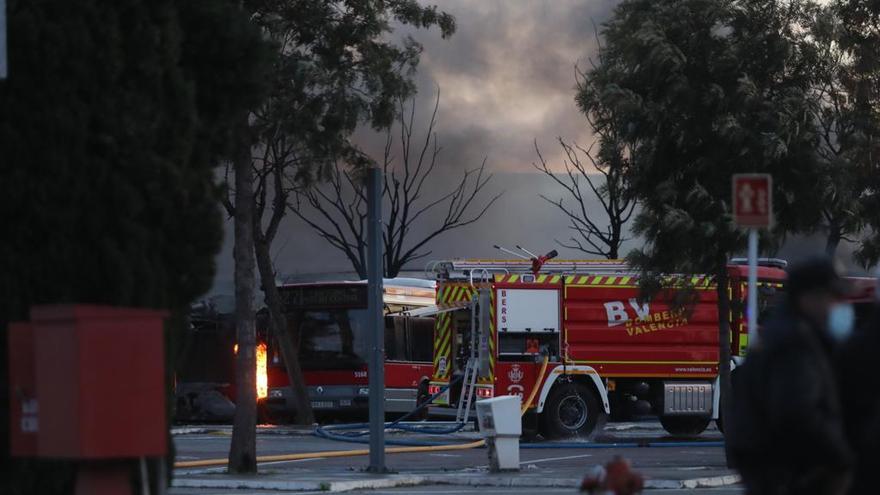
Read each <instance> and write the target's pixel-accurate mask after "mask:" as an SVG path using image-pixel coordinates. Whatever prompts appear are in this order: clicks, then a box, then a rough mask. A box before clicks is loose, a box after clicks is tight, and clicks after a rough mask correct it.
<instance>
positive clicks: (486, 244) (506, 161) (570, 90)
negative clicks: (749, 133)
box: [212, 0, 851, 293]
mask: <svg viewBox="0 0 880 495" xmlns="http://www.w3.org/2000/svg"><path fill="white" fill-rule="evenodd" d="M616 3H617V2H616V1H609V0H601V1H591V2H584V1H574V0H545V1H540V2H539V1H526V0H520V1H514V0H481V1H473V0H449V1H445V2H442V3H441V4H440V8H442V9H443V10H446V11H448V12H450V13H452V14H453V15H455V17H456V19H457V23H458V30H457V32H456V33H455V35H454V36H452V38H450V39H448V40H443V39H441V38H440V36H439V33H437V32H428V31H423V30H413V29H407V28H399V29H397V31H396V32H395V36H400V37H403V36H412V37H413V38H415V39H416V40H418V41H419V42H421V43H422V44H423V45H424V51H423V53H422V57H421V63H420V65H419V67H418V72H417V73H416V74H415V75H414V78H415V81H416V84H417V87H418V90H419V93H418V95H417V96H416V98H415V100H414V101H415V103H414V104H415V109H416V112H417V113H416V119H415V122H416V125H417V129H416V130H417V132H419V131H420V130H422V129H424V126H425V125H426V124H427V119H428V118H429V117H430V113H431V110H432V109H433V105H434V99H435V97H436V92H437V90H438V88H439V91H440V95H441V97H440V108H439V112H438V121H437V127H436V129H435V130H436V134H437V138H438V141H439V144H440V145H441V146H442V148H443V151H442V155H441V162H440V166H441V167H442V170H441V171H440V172H439V173H438V174H437V175H436V177H435V178H434V181H433V182H432V190H434V191H436V192H438V193H439V192H442V191H446V190H448V188H450V187H452V184H453V183H454V182H455V181H457V180H458V178H459V177H460V175H459V174H460V173H461V172H462V171H464V170H467V169H472V168H474V167H477V166H479V164H480V162H481V161H482V160H483V158H484V157H485V158H487V167H488V169H489V171H491V172H493V173H495V178H494V180H493V182H492V183H491V184H490V185H489V186H487V188H486V199H488V198H489V197H491V196H493V195H494V194H495V193H497V192H499V191H505V194H504V196H503V197H502V198H501V199H500V200H499V201H498V202H497V203H496V205H495V206H494V207H493V209H492V210H490V211H489V212H488V213H487V215H486V216H485V217H484V218H483V220H482V221H481V222H479V223H477V224H475V225H471V226H468V227H465V228H462V229H460V230H455V231H453V232H449V233H447V234H445V235H444V236H441V237H440V238H438V239H437V240H436V241H434V242H433V243H431V245H430V247H429V249H430V250H431V251H433V252H432V254H431V256H429V257H428V258H427V259H441V258H452V257H471V258H473V257H483V258H485V257H495V256H498V255H500V253H498V252H497V251H495V250H494V249H493V248H492V245H493V244H500V245H504V246H508V247H512V246H513V245H515V244H521V245H523V246H525V247H527V248H528V249H530V250H532V251H541V252H543V251H547V250H550V249H553V248H556V249H559V251H560V255H561V256H562V257H568V258H577V257H581V258H582V257H586V256H585V255H583V254H580V253H578V252H576V251H571V250H566V249H562V248H560V247H559V246H558V245H557V244H556V243H555V242H554V239H557V238H558V239H563V240H565V239H567V238H568V236H569V235H570V232H569V231H568V229H567V227H568V223H567V221H566V219H565V218H564V217H562V216H561V215H560V214H559V213H557V211H555V210H554V208H553V207H552V206H551V205H549V204H547V203H546V202H545V201H543V200H542V199H541V198H540V197H539V195H540V194H545V195H548V196H551V197H560V196H561V195H562V194H563V192H562V191H560V190H559V189H558V187H556V186H554V184H553V183H552V181H550V179H549V178H547V177H544V176H543V175H541V174H539V173H537V172H536V171H535V170H534V169H533V167H532V163H533V162H534V161H535V160H536V156H535V151H534V141H536V140H537V142H538V144H539V145H540V147H541V151H542V153H543V154H544V156H545V158H546V159H547V161H548V163H549V164H551V166H552V167H553V168H554V169H555V170H560V169H561V165H562V153H561V150H560V148H559V145H558V144H557V143H556V142H555V140H556V138H557V137H563V138H564V139H566V140H567V141H576V142H578V143H580V144H582V145H586V146H589V144H590V143H591V142H592V135H591V133H590V131H589V128H588V126H587V123H586V121H585V119H584V117H583V115H581V114H580V112H579V111H578V109H577V107H576V105H575V102H574V94H575V90H574V86H575V65H578V66H580V67H582V68H588V67H589V64H590V57H591V56H594V54H595V53H596V49H597V41H596V35H595V26H598V25H600V24H601V23H602V22H604V21H605V20H606V19H608V17H609V16H610V15H611V11H612V9H613V7H614V5H615V4H616ZM354 141H355V143H357V144H358V145H359V146H360V147H361V148H362V149H364V150H365V151H367V152H369V153H371V154H372V156H374V157H376V158H380V157H381V154H380V153H381V151H382V149H383V146H384V143H385V136H384V134H377V133H375V132H372V131H369V130H362V131H360V132H358V133H356V135H355V136H354ZM594 209H595V211H596V214H597V215H601V210H600V209H596V208H594ZM598 218H601V217H598ZM434 220H436V219H434ZM431 224H432V219H431V218H426V220H425V223H424V224H423V225H422V226H421V228H423V229H426V228H429V226H430V225H431ZM633 247H635V243H634V242H633V241H630V242H628V243H626V244H625V245H624V247H623V249H622V252H623V253H626V252H628V251H629V250H630V249H631V248H633ZM821 249H822V243H821V241H814V240H811V239H807V240H801V239H795V240H792V241H791V242H789V243H788V244H787V245H786V246H785V248H784V249H783V250H782V252H781V253H780V254H781V255H790V256H791V257H793V258H798V257H801V256H803V255H805V254H807V253H817V252H821ZM850 249H851V248H850V247H848V246H841V251H849V250H850ZM273 253H274V255H275V263H276V266H277V271H278V273H279V275H280V276H281V277H284V278H287V277H295V278H297V279H312V280H317V279H323V278H329V277H349V278H351V277H353V275H352V274H351V273H350V272H349V273H348V274H339V273H337V272H348V271H349V270H350V265H349V263H348V261H347V260H346V259H345V257H344V256H343V255H342V254H341V253H339V252H338V251H336V250H334V249H332V248H330V247H329V245H328V244H327V243H326V242H325V241H323V240H322V239H320V238H319V237H318V236H317V235H316V234H314V233H313V232H312V231H311V230H310V229H309V228H308V227H307V226H305V225H304V224H303V223H302V222H301V221H299V220H297V219H295V218H293V217H288V218H287V219H286V220H285V222H284V223H283V224H282V227H281V229H280V232H279V234H278V238H277V240H276V242H275V246H274V250H273ZM424 261H425V260H422V261H420V262H418V263H416V264H415V266H412V267H411V268H413V269H415V270H419V269H421V268H423V266H424ZM217 264H218V274H217V280H216V284H215V287H214V290H213V291H212V292H214V293H231V292H232V224H231V223H229V224H228V225H227V234H226V242H225V244H224V248H223V251H222V252H221V253H220V254H219V256H218V258H217Z"/></svg>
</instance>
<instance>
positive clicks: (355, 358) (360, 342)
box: [288, 309, 368, 369]
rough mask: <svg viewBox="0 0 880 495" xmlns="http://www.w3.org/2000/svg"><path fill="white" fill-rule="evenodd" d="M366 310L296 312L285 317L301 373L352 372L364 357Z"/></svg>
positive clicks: (364, 359) (361, 363)
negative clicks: (296, 351)
mask: <svg viewBox="0 0 880 495" xmlns="http://www.w3.org/2000/svg"><path fill="white" fill-rule="evenodd" d="M365 320H366V310H362V309H326V310H300V311H295V312H293V313H291V314H289V319H288V324H289V325H291V327H292V328H291V331H292V332H291V334H292V335H297V336H298V337H299V339H298V340H299V342H298V347H299V354H300V361H301V363H302V367H303V369H326V368H341V369H344V368H356V367H360V366H363V365H364V363H365V362H366V356H367V345H368V344H367V335H366V326H365V323H366V321H365Z"/></svg>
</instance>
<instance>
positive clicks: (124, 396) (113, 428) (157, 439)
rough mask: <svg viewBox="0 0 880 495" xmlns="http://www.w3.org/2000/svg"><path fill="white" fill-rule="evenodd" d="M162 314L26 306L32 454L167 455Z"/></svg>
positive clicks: (84, 456) (80, 456)
mask: <svg viewBox="0 0 880 495" xmlns="http://www.w3.org/2000/svg"><path fill="white" fill-rule="evenodd" d="M164 318H165V313H164V312H160V311H153V310H145V309H128V308H115V307H103V306H84V305H65V306H38V307H34V308H33V309H32V311H31V327H32V329H33V353H34V354H33V356H34V377H35V383H36V396H37V400H38V402H39V418H38V419H39V430H38V433H37V437H38V440H37V455H38V456H40V457H62V458H76V459H103V458H114V457H141V456H161V455H164V454H165V453H166V450H167V439H166V437H167V429H166V421H165V414H166V411H165V371H164V367H165V357H164V339H163V320H164ZM10 352H14V351H13V350H12V349H10Z"/></svg>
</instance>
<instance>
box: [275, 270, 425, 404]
mask: <svg viewBox="0 0 880 495" xmlns="http://www.w3.org/2000/svg"><path fill="white" fill-rule="evenodd" d="M435 285H436V284H435V282H434V281H429V280H420V279H412V278H394V279H386V280H384V282H383V288H384V295H383V302H384V305H385V314H386V316H385V410H386V411H387V412H388V413H392V414H393V413H405V412H409V411H410V410H412V409H414V408H415V406H416V404H417V401H418V399H419V398H420V397H422V398H424V397H427V389H428V382H429V380H430V376H431V372H432V369H433V364H432V361H431V357H432V352H433V328H434V319H433V318H419V317H410V316H405V315H404V312H406V311H410V310H413V309H417V308H421V307H425V306H431V305H433V304H434V300H435ZM279 289H280V291H281V294H282V299H283V301H284V312H285V315H286V317H287V326H288V330H289V332H290V335H292V336H293V338H294V339H295V345H296V347H297V348H298V349H299V358H300V365H301V367H302V370H303V374H304V376H305V381H306V386H307V387H308V390H309V398H310V400H311V405H312V409H313V410H314V412H315V415H316V416H317V417H319V418H327V417H330V416H336V415H352V414H355V415H362V414H365V413H366V412H367V408H368V399H369V394H370V390H369V388H368V376H367V361H368V350H369V347H368V345H369V343H368V336H367V283H366V281H356V282H317V283H299V284H286V285H282V286H280V287H279ZM262 326H263V327H268V325H262ZM258 340H260V341H261V342H265V343H266V344H267V346H266V353H267V366H266V375H267V383H268V395H267V397H266V398H265V399H264V400H263V404H264V406H265V409H266V411H267V412H268V413H269V415H270V417H272V418H284V417H289V416H292V415H294V414H295V413H296V408H295V400H294V395H293V388H292V387H291V386H290V382H289V380H288V377H287V372H286V369H285V367H284V362H283V361H282V357H281V353H280V350H279V348H278V342H277V339H276V336H274V335H271V334H270V333H269V331H268V330H266V329H265V328H264V329H261V330H259V333H258Z"/></svg>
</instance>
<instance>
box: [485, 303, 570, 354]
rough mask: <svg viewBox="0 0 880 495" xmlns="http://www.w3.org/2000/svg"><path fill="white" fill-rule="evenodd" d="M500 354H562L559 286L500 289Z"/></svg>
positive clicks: (497, 314)
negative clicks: (560, 346)
mask: <svg viewBox="0 0 880 495" xmlns="http://www.w3.org/2000/svg"><path fill="white" fill-rule="evenodd" d="M496 290H497V292H496V299H495V300H496V305H497V307H496V322H495V324H496V328H498V357H499V359H500V360H501V361H520V360H522V359H523V358H524V357H526V358H527V359H530V357H531V356H537V355H540V354H541V353H543V352H545V351H546V352H548V353H549V354H550V357H551V359H556V358H557V357H558V356H559V335H560V332H559V328H560V319H559V315H560V312H559V290H558V289H556V288H552V289H526V288H523V289H509V288H499V289H496Z"/></svg>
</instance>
